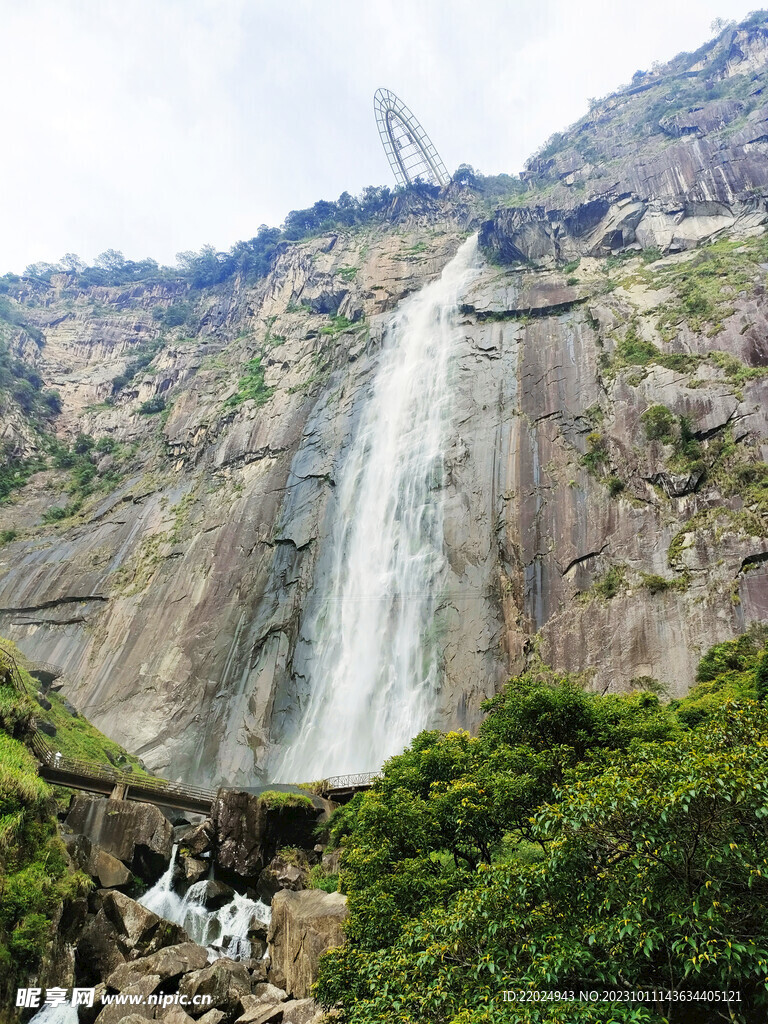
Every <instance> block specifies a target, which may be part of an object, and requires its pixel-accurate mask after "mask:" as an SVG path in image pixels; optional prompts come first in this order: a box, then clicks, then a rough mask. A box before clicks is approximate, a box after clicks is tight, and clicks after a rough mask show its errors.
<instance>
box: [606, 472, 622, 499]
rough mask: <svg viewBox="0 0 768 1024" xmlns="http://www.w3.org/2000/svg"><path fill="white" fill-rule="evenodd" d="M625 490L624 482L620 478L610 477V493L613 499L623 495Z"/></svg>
mask: <svg viewBox="0 0 768 1024" xmlns="http://www.w3.org/2000/svg"><path fill="white" fill-rule="evenodd" d="M623 490H624V481H623V480H622V479H621V478H620V477H618V476H611V477H608V493H609V494H610V496H611V497H612V498H615V497H616V496H617V495H619V494H621V492H622V491H623Z"/></svg>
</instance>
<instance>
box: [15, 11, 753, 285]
mask: <svg viewBox="0 0 768 1024" xmlns="http://www.w3.org/2000/svg"><path fill="white" fill-rule="evenodd" d="M756 7H757V4H756V3H755V2H754V0H752V2H749V0H748V2H746V3H739V2H736V0H677V2H674V0H611V2H608V0H578V2H577V0H533V2H532V0H524V2H523V0H379V2H375V3H372V2H366V0H362V2H361V0H0V87H1V88H2V92H1V93H0V95H2V96H3V100H4V102H3V115H2V137H3V142H4V145H3V154H4V155H3V157H2V160H0V274H1V273H3V272H5V271H7V270H14V271H17V272H19V271H21V270H23V268H24V267H25V266H26V265H27V264H28V263H30V262H32V261H36V260H48V261H52V262H53V261H55V260H58V259H59V258H60V257H61V256H62V255H63V254H64V253H65V252H75V253H78V254H79V255H80V256H82V257H83V258H85V259H87V260H88V261H91V260H92V259H93V258H94V257H95V256H96V255H97V254H98V253H99V252H102V251H103V250H104V249H107V248H114V249H121V250H122V251H123V252H124V253H125V255H126V256H128V257H129V258H132V259H140V258H142V257H144V256H153V257H154V258H155V259H157V260H159V261H160V262H173V261H174V257H175V254H176V253H177V252H179V251H181V250H184V249H199V248H200V246H201V245H203V244H205V243H207V242H211V243H213V244H214V245H215V246H216V247H217V248H220V249H224V248H228V247H229V246H230V245H231V244H232V243H233V242H235V241H237V240H238V239H240V238H250V237H251V236H253V235H254V234H255V233H256V230H257V229H258V226H259V224H262V223H267V224H280V223H281V222H282V220H283V218H284V216H285V214H286V213H287V212H288V211H289V210H291V209H297V208H300V207H304V206H309V205H311V204H312V203H313V202H315V201H316V200H317V199H335V198H336V197H337V196H338V195H339V193H340V192H342V191H344V190H345V189H346V190H347V191H349V192H352V193H356V192H359V191H360V190H361V189H362V188H363V187H364V186H365V185H370V184H389V185H394V182H393V180H392V176H391V173H390V170H389V166H388V164H387V162H386V159H385V156H384V153H383V151H382V149H381V145H380V143H379V139H378V134H377V132H376V127H375V122H374V116H373V92H374V90H375V89H376V88H377V87H378V86H380V85H383V86H387V87H388V88H390V89H393V90H394V91H395V92H396V93H398V94H399V95H400V96H401V98H402V99H403V100H404V101H405V102H406V103H407V104H408V105H409V106H410V108H411V109H412V110H413V111H414V113H415V114H416V116H417V117H419V118H420V119H421V120H422V121H423V123H424V126H425V128H426V129H427V131H428V132H429V134H430V135H431V136H432V139H433V141H434V142H435V144H436V146H437V148H438V150H439V152H440V153H441V154H442V157H443V160H444V161H445V163H446V166H447V167H448V170H449V171H453V170H455V169H456V167H457V166H458V165H459V164H460V163H462V162H466V163H471V164H473V165H474V166H475V167H478V168H479V169H480V170H482V171H484V172H486V173H497V172H500V171H506V172H508V173H516V172H518V171H519V170H520V169H521V168H522V166H523V162H524V160H525V158H526V157H527V156H529V155H530V153H531V152H533V151H534V150H535V149H536V148H537V147H538V146H539V145H540V144H541V143H542V142H543V141H544V140H545V139H546V138H547V137H548V136H549V135H551V134H552V133H553V132H554V131H558V130H560V129H562V128H564V127H566V126H567V125H568V124H570V123H571V122H573V121H575V120H576V119H577V118H579V117H580V116H581V115H582V114H583V113H584V112H585V111H586V109H587V101H588V98H589V97H590V96H601V95H604V94H605V93H607V92H609V91H610V90H611V89H613V88H615V87H616V86H618V85H619V84H621V83H623V82H627V81H629V79H630V78H631V76H632V73H633V72H634V71H635V70H637V69H638V68H643V69H646V68H648V67H649V66H650V65H651V63H652V62H653V61H654V60H662V61H663V60H667V59H669V58H670V57H672V56H674V54H676V53H678V52H679V51H680V50H693V49H695V48H696V47H697V46H699V45H700V44H701V43H702V42H704V41H705V40H706V39H708V38H709V36H710V34H711V33H710V30H709V26H710V23H711V22H712V20H713V19H714V18H716V17H722V18H726V19H730V18H735V19H741V18H743V17H744V16H745V15H746V14H747V13H748V12H749V11H750V10H753V9H755V8H756Z"/></svg>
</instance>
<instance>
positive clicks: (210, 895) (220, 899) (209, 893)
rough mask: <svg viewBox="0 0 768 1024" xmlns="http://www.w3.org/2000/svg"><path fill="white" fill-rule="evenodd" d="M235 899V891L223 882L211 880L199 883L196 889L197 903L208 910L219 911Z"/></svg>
mask: <svg viewBox="0 0 768 1024" xmlns="http://www.w3.org/2000/svg"><path fill="white" fill-rule="evenodd" d="M234 897H235V890H234V889H233V888H232V887H231V886H229V885H225V884H224V883H223V882H216V881H214V879H212V878H209V879H207V880H206V881H205V882H198V883H197V885H196V887H195V902H196V903H199V904H200V906H203V907H205V909H206V910H218V909H219V907H223V906H225V905H226V904H227V903H231V902H232V900H233V899H234Z"/></svg>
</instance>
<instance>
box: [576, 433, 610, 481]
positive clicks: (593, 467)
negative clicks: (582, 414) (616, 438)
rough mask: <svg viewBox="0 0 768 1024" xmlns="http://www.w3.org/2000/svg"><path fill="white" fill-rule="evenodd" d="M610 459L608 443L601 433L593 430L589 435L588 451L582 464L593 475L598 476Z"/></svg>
mask: <svg viewBox="0 0 768 1024" xmlns="http://www.w3.org/2000/svg"><path fill="white" fill-rule="evenodd" d="M607 459H608V442H607V441H606V439H605V438H604V437H603V435H602V434H601V433H599V432H598V431H596V430H593V431H592V432H591V433H590V434H587V451H586V453H585V454H584V455H583V456H582V458H581V464H582V465H583V466H586V468H587V470H588V471H589V472H590V473H592V474H593V475H597V473H598V472H599V471H600V469H601V468H602V466H603V463H605V462H606V461H607Z"/></svg>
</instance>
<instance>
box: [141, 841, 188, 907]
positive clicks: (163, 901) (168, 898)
mask: <svg viewBox="0 0 768 1024" xmlns="http://www.w3.org/2000/svg"><path fill="white" fill-rule="evenodd" d="M178 851H179V845H178V843H174V846H173V852H172V853H171V861H170V863H169V865H168V867H167V868H166V869H165V871H164V872H163V874H162V875H161V876H160V877H159V878H158V880H157V881H156V882H155V884H154V885H153V886H152V888H151V889H147V891H146V892H145V893H144V895H143V896H141V897H140V898H139V900H138V902H139V903H140V904H141V905H142V907H146V908H147V910H151V911H152V913H153V914H157V916H158V917H164V918H165V919H166V921H173V922H174V923H175V924H181V921H180V920H179V915H180V914H181V899H180V897H179V896H177V895H176V893H175V892H174V891H173V873H174V871H175V869H176V854H177V853H178Z"/></svg>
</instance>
